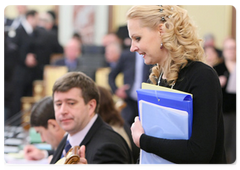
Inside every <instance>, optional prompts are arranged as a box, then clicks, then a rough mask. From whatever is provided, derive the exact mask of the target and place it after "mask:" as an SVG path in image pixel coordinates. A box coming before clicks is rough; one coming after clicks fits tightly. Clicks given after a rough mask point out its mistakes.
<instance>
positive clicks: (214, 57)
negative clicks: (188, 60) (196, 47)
mask: <svg viewBox="0 0 240 170" xmlns="http://www.w3.org/2000/svg"><path fill="white" fill-rule="evenodd" d="M204 52H205V54H206V63H207V64H208V65H209V66H211V67H214V66H216V65H217V64H219V63H221V62H222V58H220V57H218V53H217V52H216V50H215V48H214V47H213V46H206V47H204Z"/></svg>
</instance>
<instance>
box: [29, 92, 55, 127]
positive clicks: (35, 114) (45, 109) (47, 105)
mask: <svg viewBox="0 0 240 170" xmlns="http://www.w3.org/2000/svg"><path fill="white" fill-rule="evenodd" d="M49 119H55V113H54V107H53V100H52V97H51V96H49V97H44V98H43V99H41V100H40V101H39V102H37V103H35V104H34V105H33V108H32V110H31V119H30V124H31V126H33V127H36V126H43V127H44V128H46V129H47V128H48V120H49Z"/></svg>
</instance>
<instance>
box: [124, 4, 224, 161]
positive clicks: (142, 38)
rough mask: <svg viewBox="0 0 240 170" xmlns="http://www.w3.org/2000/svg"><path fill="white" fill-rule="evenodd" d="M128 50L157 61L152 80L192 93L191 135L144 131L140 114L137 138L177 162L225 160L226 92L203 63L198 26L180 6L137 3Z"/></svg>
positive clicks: (148, 149)
mask: <svg viewBox="0 0 240 170" xmlns="http://www.w3.org/2000/svg"><path fill="white" fill-rule="evenodd" d="M127 20H128V21H127V22H128V30H129V36H130V38H131V39H132V44H131V48H130V50H131V51H132V52H133V51H136V52H138V53H139V54H141V55H142V56H143V58H144V61H145V63H146V64H156V66H155V67H153V69H152V73H151V74H150V76H149V79H150V81H151V83H153V84H156V85H159V86H165V87H169V88H173V89H177V90H181V91H185V92H188V93H191V94H193V125H192V135H191V137H190V139H189V140H168V139H162V138H154V137H151V136H148V135H146V134H144V129H143V128H142V125H141V122H140V121H139V118H138V117H136V118H135V122H134V123H133V124H132V127H131V130H132V136H133V140H134V142H135V144H136V145H137V146H138V147H140V148H141V149H143V150H145V151H146V152H150V153H154V154H156V155H158V156H160V157H162V158H164V159H166V160H168V161H170V162H173V163H226V158H225V151H224V130H223V117H222V94H221V86H220V84H219V80H218V76H217V74H216V73H215V72H214V70H213V69H212V68H211V67H209V66H208V65H206V64H204V62H203V58H204V57H205V56H204V50H203V48H202V46H201V40H200V39H199V38H198V35H197V29H196V27H195V26H194V23H193V22H192V21H191V19H190V17H189V16H188V13H187V11H186V10H184V9H182V8H181V7H179V6H167V5H166V6H165V5H163V6H162V5H155V6H133V7H132V8H131V9H130V10H129V11H128V13H127Z"/></svg>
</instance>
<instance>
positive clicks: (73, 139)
mask: <svg viewBox="0 0 240 170" xmlns="http://www.w3.org/2000/svg"><path fill="white" fill-rule="evenodd" d="M97 117H98V115H97V114H95V115H94V116H93V117H92V119H91V120H90V121H89V122H88V124H87V126H85V128H84V129H83V130H81V131H79V132H77V133H76V134H74V135H73V136H70V135H68V137H67V140H69V143H70V144H71V146H72V147H73V146H79V144H80V143H81V142H82V140H83V139H84V138H85V136H86V135H87V133H88V131H89V130H90V128H91V127H92V125H93V123H94V122H95V120H96V119H97Z"/></svg>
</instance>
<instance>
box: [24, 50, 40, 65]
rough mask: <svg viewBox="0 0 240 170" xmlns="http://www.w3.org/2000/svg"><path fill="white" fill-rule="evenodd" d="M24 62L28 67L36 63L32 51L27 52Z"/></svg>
mask: <svg viewBox="0 0 240 170" xmlns="http://www.w3.org/2000/svg"><path fill="white" fill-rule="evenodd" d="M25 64H26V66H28V67H34V66H36V65H37V60H36V57H35V55H34V54H33V53H28V54H27V56H26V59H25Z"/></svg>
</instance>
